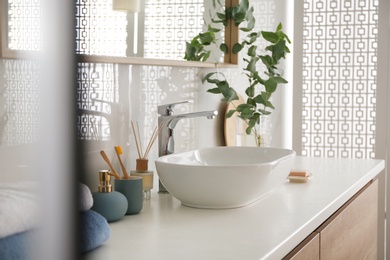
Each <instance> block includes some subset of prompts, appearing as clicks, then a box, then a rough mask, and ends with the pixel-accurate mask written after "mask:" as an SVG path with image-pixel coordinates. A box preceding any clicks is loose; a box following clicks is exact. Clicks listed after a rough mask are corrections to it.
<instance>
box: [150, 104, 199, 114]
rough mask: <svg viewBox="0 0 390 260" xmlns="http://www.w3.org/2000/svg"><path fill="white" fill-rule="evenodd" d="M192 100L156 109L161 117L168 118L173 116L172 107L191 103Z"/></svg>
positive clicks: (160, 106)
mask: <svg viewBox="0 0 390 260" xmlns="http://www.w3.org/2000/svg"><path fill="white" fill-rule="evenodd" d="M192 102H193V101H192V100H184V101H180V102H175V103H171V104H165V105H159V106H158V107H157V112H158V113H159V114H160V115H162V116H170V115H172V114H173V107H174V106H176V105H179V104H186V103H192Z"/></svg>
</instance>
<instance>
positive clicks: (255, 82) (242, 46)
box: [184, 0, 291, 146]
mask: <svg viewBox="0 0 390 260" xmlns="http://www.w3.org/2000/svg"><path fill="white" fill-rule="evenodd" d="M215 4H216V3H215V2H214V5H215ZM253 11H254V9H253V6H250V3H249V0H241V1H240V2H239V3H238V4H237V5H236V6H233V7H224V6H223V5H221V4H220V8H219V9H218V10H217V11H216V13H215V15H213V16H212V18H211V22H210V23H209V24H207V31H205V32H201V33H199V34H198V35H197V36H195V37H194V38H193V39H192V40H191V41H190V42H187V43H186V53H185V57H184V58H185V59H186V60H192V61H207V59H208V57H209V56H210V54H211V52H212V50H210V48H209V47H210V46H211V45H219V46H218V47H219V50H221V51H222V52H224V53H227V52H228V51H229V48H231V51H232V52H233V53H234V54H238V53H243V52H245V54H246V55H245V56H244V57H243V61H244V66H243V71H244V73H245V75H246V77H247V79H248V86H247V88H246V90H245V94H246V102H245V103H243V104H240V105H238V106H236V107H235V109H232V110H230V111H228V113H227V114H226V117H227V118H229V117H231V116H232V115H233V114H234V113H237V116H238V117H239V118H240V119H242V120H244V121H245V122H246V124H247V127H246V134H248V135H250V134H253V135H254V137H255V139H256V144H257V146H260V140H261V137H260V133H258V131H257V128H256V127H255V126H256V125H260V121H261V120H260V119H261V117H262V116H266V115H270V114H271V113H272V111H273V110H274V109H275V107H274V106H273V104H272V102H271V101H270V98H271V96H272V94H273V93H274V92H275V91H276V90H277V87H278V85H279V84H285V83H287V81H286V80H285V79H284V78H283V77H282V76H281V75H280V73H279V65H280V61H281V59H285V58H286V54H287V53H289V52H290V50H289V48H288V46H287V44H288V43H291V41H290V39H289V38H288V36H287V35H286V34H285V33H284V32H283V30H282V29H283V28H282V24H281V23H280V24H279V25H278V26H277V28H276V30H275V31H274V32H269V31H260V32H257V31H255V30H254V27H255V22H256V19H255V17H254V16H253ZM229 20H233V22H234V25H235V26H237V27H238V28H239V30H240V31H241V32H243V33H245V34H246V35H245V37H244V38H243V39H242V41H241V42H237V43H235V44H234V45H233V46H228V45H227V44H226V43H224V42H223V41H221V39H218V37H217V34H218V33H219V32H220V30H221V29H219V28H218V24H222V25H223V26H224V27H226V26H227V24H228V22H229ZM261 37H262V38H263V39H264V40H265V41H266V42H267V44H268V45H267V46H266V47H265V49H264V50H260V49H259V47H258V41H257V40H258V39H259V38H261ZM218 42H221V43H218ZM259 63H261V64H263V65H264V67H265V70H264V71H263V73H260V72H259V71H258V64H259ZM204 82H208V83H211V84H213V85H215V87H214V88H211V89H209V90H208V92H210V93H213V94H222V95H223V99H222V100H223V101H226V102H232V101H234V100H237V99H238V95H237V92H236V90H235V89H234V88H233V87H232V86H230V84H229V82H228V80H227V79H226V77H225V75H224V74H223V73H221V72H217V71H216V72H211V73H208V74H207V75H206V76H205V77H204V78H203V83H204Z"/></svg>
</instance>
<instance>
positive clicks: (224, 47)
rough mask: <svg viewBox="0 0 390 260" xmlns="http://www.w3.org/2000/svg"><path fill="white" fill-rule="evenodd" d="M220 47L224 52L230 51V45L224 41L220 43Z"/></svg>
mask: <svg viewBox="0 0 390 260" xmlns="http://www.w3.org/2000/svg"><path fill="white" fill-rule="evenodd" d="M219 49H220V50H221V51H222V52H223V53H227V52H228V47H227V45H226V44H225V43H222V44H221V45H219Z"/></svg>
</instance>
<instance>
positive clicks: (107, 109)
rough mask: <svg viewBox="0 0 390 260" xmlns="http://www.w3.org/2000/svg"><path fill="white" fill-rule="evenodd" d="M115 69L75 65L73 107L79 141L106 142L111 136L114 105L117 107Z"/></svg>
mask: <svg viewBox="0 0 390 260" xmlns="http://www.w3.org/2000/svg"><path fill="white" fill-rule="evenodd" d="M118 98H119V97H118V65H115V64H92V63H79V64H78V72H77V104H78V108H79V111H78V112H79V116H78V117H77V118H78V120H77V129H78V138H79V140H99V141H107V140H110V139H111V135H110V133H111V131H114V132H115V129H114V128H115V126H116V122H117V119H116V118H113V115H117V114H116V113H113V112H114V111H113V109H116V107H115V105H113V104H114V103H118Z"/></svg>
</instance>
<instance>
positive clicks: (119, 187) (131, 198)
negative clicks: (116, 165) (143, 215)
mask: <svg viewBox="0 0 390 260" xmlns="http://www.w3.org/2000/svg"><path fill="white" fill-rule="evenodd" d="M115 190H116V191H118V192H120V193H122V194H123V195H125V197H126V199H127V202H128V207H127V212H126V215H133V214H138V213H139V212H140V211H141V210H142V206H143V202H144V193H143V189H142V177H139V176H130V179H129V180H122V179H121V180H119V179H115Z"/></svg>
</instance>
